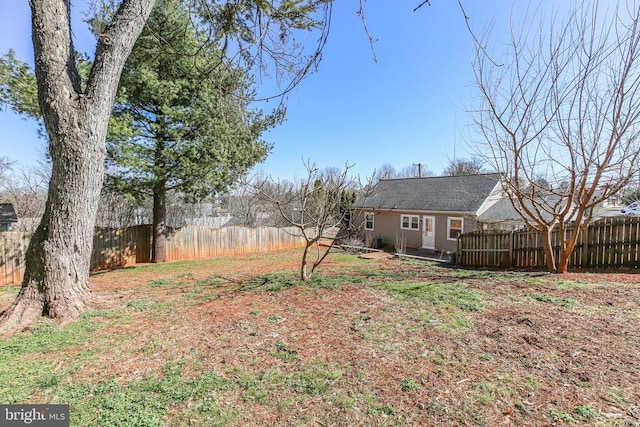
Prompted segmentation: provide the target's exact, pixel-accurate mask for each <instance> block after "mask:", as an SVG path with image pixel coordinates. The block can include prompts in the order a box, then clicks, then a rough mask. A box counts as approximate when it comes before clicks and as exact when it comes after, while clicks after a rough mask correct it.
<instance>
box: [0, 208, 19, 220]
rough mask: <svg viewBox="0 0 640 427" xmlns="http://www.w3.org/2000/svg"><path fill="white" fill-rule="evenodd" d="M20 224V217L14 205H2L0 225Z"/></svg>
mask: <svg viewBox="0 0 640 427" xmlns="http://www.w3.org/2000/svg"><path fill="white" fill-rule="evenodd" d="M9 222H18V215H16V211H15V209H13V204H12V203H0V223H2V224H7V223H9Z"/></svg>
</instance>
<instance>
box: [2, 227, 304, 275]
mask: <svg viewBox="0 0 640 427" xmlns="http://www.w3.org/2000/svg"><path fill="white" fill-rule="evenodd" d="M152 232H153V231H152V227H151V225H139V226H135V227H127V228H115V229H114V228H96V230H95V234H94V237H93V253H92V255H91V270H92V271H96V270H105V269H112V268H119V267H125V266H128V265H133V264H136V263H144V262H150V261H151V236H152ZM30 239H31V234H30V233H20V232H3V233H0V285H6V284H10V283H20V282H21V281H22V277H23V275H24V268H25V254H26V251H27V247H28V246H29V240H30ZM302 246H304V239H303V238H302V237H301V235H300V232H299V231H298V230H297V229H296V228H293V227H292V228H274V227H260V228H247V227H223V228H216V229H214V228H207V227H202V226H186V227H182V228H176V229H169V233H168V238H167V260H168V261H178V260H187V259H206V258H216V257H224V256H232V255H240V254H250V253H258V252H270V251H276V250H281V249H293V248H299V247H302Z"/></svg>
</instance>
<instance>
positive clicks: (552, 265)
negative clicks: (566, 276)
mask: <svg viewBox="0 0 640 427" xmlns="http://www.w3.org/2000/svg"><path fill="white" fill-rule="evenodd" d="M552 232H553V228H546V229H544V230H542V231H541V232H540V236H541V237H542V244H543V248H544V256H545V259H546V261H547V270H549V272H552V273H553V272H555V271H556V269H557V265H556V254H555V251H554V250H553V241H552V239H551V236H552Z"/></svg>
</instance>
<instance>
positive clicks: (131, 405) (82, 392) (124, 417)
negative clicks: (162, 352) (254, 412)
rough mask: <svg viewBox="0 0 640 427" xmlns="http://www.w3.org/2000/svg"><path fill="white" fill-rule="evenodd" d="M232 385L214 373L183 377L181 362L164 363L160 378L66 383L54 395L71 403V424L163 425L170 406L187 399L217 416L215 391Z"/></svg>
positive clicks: (219, 412) (218, 411) (218, 413)
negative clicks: (125, 381) (124, 381)
mask: <svg viewBox="0 0 640 427" xmlns="http://www.w3.org/2000/svg"><path fill="white" fill-rule="evenodd" d="M233 388H235V384H234V383H233V382H231V381H229V380H227V379H225V378H224V377H221V376H219V375H218V374H216V373H214V372H206V373H204V374H202V375H201V376H199V377H196V378H193V379H188V380H186V379H183V378H182V366H181V364H172V363H168V364H167V365H165V369H164V375H163V376H161V377H151V376H150V377H145V378H143V379H140V380H136V381H132V382H130V383H128V384H126V385H120V384H118V383H117V382H115V381H106V382H102V383H96V384H94V383H89V384H79V385H71V386H66V387H63V388H61V389H60V390H58V398H59V401H60V402H65V403H69V404H71V414H72V416H71V420H72V425H100V426H164V425H165V417H166V415H167V413H168V410H169V408H170V406H171V405H173V404H179V403H183V402H186V401H187V400H197V401H198V405H199V406H200V409H201V410H202V411H205V409H206V412H211V413H213V414H215V415H216V416H218V415H220V414H221V413H222V411H221V410H220V408H219V407H218V405H217V399H216V398H215V393H216V392H219V391H226V390H230V389H233ZM205 405H207V406H208V408H204V406H205Z"/></svg>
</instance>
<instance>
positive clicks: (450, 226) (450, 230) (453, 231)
mask: <svg viewBox="0 0 640 427" xmlns="http://www.w3.org/2000/svg"><path fill="white" fill-rule="evenodd" d="M463 226H464V219H463V218H451V217H449V218H447V240H456V239H457V238H458V236H459V235H460V234H462V228H463Z"/></svg>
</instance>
